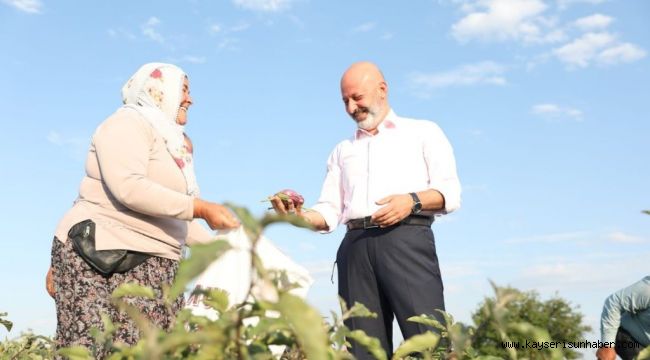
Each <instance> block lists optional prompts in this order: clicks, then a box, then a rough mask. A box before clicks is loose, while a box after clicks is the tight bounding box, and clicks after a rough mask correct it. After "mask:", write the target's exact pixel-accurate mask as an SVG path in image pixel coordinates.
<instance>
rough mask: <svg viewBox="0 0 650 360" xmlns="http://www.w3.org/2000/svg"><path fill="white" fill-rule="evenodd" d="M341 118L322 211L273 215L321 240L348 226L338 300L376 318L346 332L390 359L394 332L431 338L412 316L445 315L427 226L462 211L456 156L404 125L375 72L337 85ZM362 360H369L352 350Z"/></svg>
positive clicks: (276, 202)
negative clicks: (296, 221) (298, 223)
mask: <svg viewBox="0 0 650 360" xmlns="http://www.w3.org/2000/svg"><path fill="white" fill-rule="evenodd" d="M341 95H342V98H343V103H344V104H345V110H346V112H347V113H348V115H350V117H352V119H353V120H354V122H355V123H356V125H357V129H356V130H355V132H354V134H353V136H351V137H350V138H348V139H346V140H344V141H342V142H340V143H339V144H338V145H337V146H336V147H335V148H334V150H333V151H332V153H331V154H330V156H329V159H328V161H327V175H326V177H325V181H324V183H323V187H322V191H321V195H320V198H319V200H318V203H317V204H316V205H314V206H313V207H312V208H311V209H310V210H307V211H303V210H302V207H301V206H300V205H298V206H296V204H293V202H292V201H291V200H289V201H286V200H285V201H282V199H281V198H280V196H278V195H276V196H274V197H273V198H272V204H273V207H274V208H275V210H276V211H277V212H279V213H283V214H284V213H296V214H298V215H300V216H302V217H304V218H305V219H306V220H307V221H309V222H311V223H312V224H313V225H314V228H315V229H317V230H319V231H321V232H331V231H334V229H335V228H336V227H337V225H338V224H345V225H346V227H347V233H346V234H345V237H344V238H343V241H342V242H341V245H340V247H339V250H338V253H337V256H336V261H337V265H338V280H339V281H338V285H339V295H340V296H341V297H342V298H343V299H344V300H345V301H346V302H347V303H348V304H350V305H352V304H354V302H360V303H363V304H365V305H366V306H367V307H368V308H369V309H370V310H372V311H374V312H376V313H377V315H378V317H377V318H376V319H370V318H353V319H349V320H348V321H347V322H346V325H347V326H348V327H350V328H351V329H353V330H356V329H360V330H364V331H365V332H366V333H367V334H368V335H371V336H374V337H377V338H378V339H379V340H380V341H381V344H382V346H383V347H384V349H385V350H386V352H387V354H388V355H389V356H390V355H391V354H392V351H393V343H392V339H393V336H392V329H393V328H392V323H393V318H397V321H398V323H399V326H400V329H401V331H402V335H404V337H405V338H408V337H411V336H413V335H416V334H420V333H422V332H424V331H427V330H430V329H429V328H426V327H424V326H422V325H420V324H416V323H413V322H409V321H407V320H406V319H408V318H409V317H411V316H415V315H420V314H433V315H435V316H437V317H438V318H439V319H440V320H441V321H442V318H441V316H440V314H439V313H438V312H437V311H435V310H436V309H440V310H444V309H445V303H444V297H443V285H442V279H441V276H440V268H439V266H438V257H437V254H436V248H435V242H434V237H433V232H432V230H431V225H432V223H433V221H434V216H436V215H442V214H447V213H449V212H452V211H454V210H455V209H457V208H458V207H459V206H460V192H461V190H460V183H459V181H458V176H457V175H456V162H455V160H454V154H453V150H452V148H451V145H450V144H449V141H447V138H446V137H445V135H444V134H443V132H442V130H441V129H440V128H439V127H438V125H436V124H435V123H433V122H431V121H425V120H413V119H408V118H404V117H400V116H398V115H396V114H395V112H393V110H392V109H391V107H390V105H389V104H388V85H387V84H386V81H385V80H384V76H383V75H382V73H381V71H380V70H379V68H378V67H377V66H376V65H374V64H372V63H369V62H360V63H355V64H353V65H352V66H350V68H348V69H347V71H346V72H345V73H344V74H343V77H342V78H341ZM352 352H353V354H354V355H355V356H356V357H357V358H358V359H371V358H372V357H371V356H370V355H369V354H368V353H367V352H366V351H365V349H363V348H361V347H359V346H353V349H352Z"/></svg>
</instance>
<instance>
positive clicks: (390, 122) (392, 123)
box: [354, 109, 399, 140]
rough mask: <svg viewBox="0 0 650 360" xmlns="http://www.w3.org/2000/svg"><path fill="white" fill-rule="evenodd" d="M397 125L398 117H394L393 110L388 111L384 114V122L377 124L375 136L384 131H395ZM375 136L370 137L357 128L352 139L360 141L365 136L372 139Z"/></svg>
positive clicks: (364, 131)
mask: <svg viewBox="0 0 650 360" xmlns="http://www.w3.org/2000/svg"><path fill="white" fill-rule="evenodd" d="M398 123H399V121H398V117H397V115H395V112H394V111H393V109H390V110H388V114H386V117H385V118H384V120H383V121H382V122H381V123H379V125H378V126H377V134H376V135H378V134H380V133H382V132H384V131H386V130H391V129H395V127H396V126H397V124H398ZM376 135H372V134H370V133H369V132H367V131H366V130H363V129H358V128H357V130H356V131H355V132H354V139H355V140H359V139H362V138H364V137H367V136H371V137H372V136H376Z"/></svg>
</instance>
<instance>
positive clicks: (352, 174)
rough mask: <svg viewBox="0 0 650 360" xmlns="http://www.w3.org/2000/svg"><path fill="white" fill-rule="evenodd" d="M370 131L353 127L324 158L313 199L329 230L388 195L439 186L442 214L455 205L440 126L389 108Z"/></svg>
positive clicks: (454, 183)
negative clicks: (323, 169) (324, 167)
mask: <svg viewBox="0 0 650 360" xmlns="http://www.w3.org/2000/svg"><path fill="white" fill-rule="evenodd" d="M377 130H378V132H377V134H376V135H371V134H370V133H368V132H366V131H364V130H360V129H359V130H357V131H356V132H355V134H354V136H353V137H351V138H349V139H346V140H344V141H342V142H340V143H339V144H338V145H337V146H336V147H335V148H334V150H333V151H332V153H331V154H330V156H329V158H328V160H327V175H326V176H325V181H324V183H323V188H322V190H321V195H320V198H319V199H318V203H317V204H316V205H314V206H313V207H312V210H314V211H317V212H319V213H320V214H321V215H322V216H323V218H324V219H325V222H326V223H327V225H328V227H329V229H328V232H331V231H334V230H335V229H336V226H337V225H338V224H345V223H346V222H348V220H350V219H357V218H362V217H365V216H369V215H372V214H373V213H374V212H375V211H377V210H378V209H379V208H381V206H379V205H377V204H376V203H375V202H376V201H379V200H381V199H382V198H384V197H386V196H389V195H397V194H407V193H410V192H419V191H424V190H429V189H435V190H438V191H439V192H440V193H441V194H442V196H443V197H444V198H445V207H444V209H440V210H439V211H438V212H437V213H438V214H447V213H450V212H452V211H454V210H456V209H458V208H459V207H460V192H461V189H460V182H459V181H458V176H457V175H456V161H455V159H454V153H453V150H452V148H451V145H450V144H449V141H448V140H447V137H445V134H444V133H443V132H442V130H441V129H440V127H439V126H438V125H436V124H435V123H434V122H431V121H427V120H413V119H408V118H403V117H399V116H397V115H395V113H394V112H393V111H392V110H390V111H389V113H388V115H387V116H386V118H385V119H384V121H382V122H381V124H379V126H378V127H377Z"/></svg>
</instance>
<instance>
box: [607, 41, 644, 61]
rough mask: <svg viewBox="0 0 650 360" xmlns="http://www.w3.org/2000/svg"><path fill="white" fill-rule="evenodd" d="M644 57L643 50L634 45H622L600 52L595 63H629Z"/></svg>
mask: <svg viewBox="0 0 650 360" xmlns="http://www.w3.org/2000/svg"><path fill="white" fill-rule="evenodd" d="M645 56H646V51H645V50H643V49H641V48H640V47H638V46H636V45H634V44H630V43H624V44H620V45H616V46H614V47H611V48H608V49H605V50H603V51H601V52H600V54H598V57H597V58H596V61H598V62H599V63H601V64H606V65H609V64H618V63H630V62H634V61H637V60H640V59H642V58H644V57H645Z"/></svg>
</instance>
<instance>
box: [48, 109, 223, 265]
mask: <svg viewBox="0 0 650 360" xmlns="http://www.w3.org/2000/svg"><path fill="white" fill-rule="evenodd" d="M186 188H187V185H186V182H185V178H184V177H183V173H182V172H181V170H180V169H179V168H178V165H176V162H175V161H174V159H173V158H172V157H171V155H170V154H169V152H168V151H167V148H166V146H165V141H164V140H163V138H162V137H161V135H160V134H159V133H158V132H157V131H156V130H154V129H153V127H152V126H151V125H150V124H149V122H147V120H146V119H144V118H142V117H141V116H140V114H139V113H137V112H136V111H135V110H132V109H124V108H122V109H119V110H118V111H116V112H115V113H114V114H113V115H111V116H110V117H109V118H108V119H106V120H105V121H104V122H103V123H102V124H101V125H100V126H99V127H98V128H97V130H96V131H95V134H94V135H93V137H92V143H91V145H90V150H89V151H88V156H87V158H86V176H85V177H84V178H83V179H82V180H81V185H80V187H79V197H78V198H77V200H76V201H75V202H74V205H73V206H72V208H71V209H70V210H69V211H68V212H67V213H66V214H65V216H64V217H63V219H61V221H60V222H59V225H58V226H57V228H56V233H55V236H56V237H57V238H58V239H59V240H61V241H63V242H65V241H66V240H67V233H68V230H69V229H70V227H71V226H72V225H74V224H76V223H78V222H80V221H83V220H85V219H92V220H93V221H94V222H95V223H96V224H97V226H96V230H95V239H96V246H97V249H98V250H105V249H127V250H135V251H140V252H145V253H149V254H152V255H156V256H160V257H165V258H169V259H179V258H180V255H181V247H182V245H183V244H184V243H185V242H188V243H193V242H206V241H209V240H210V239H211V238H212V236H211V235H210V233H209V232H208V231H206V230H205V228H203V227H202V226H201V225H200V224H198V223H197V222H196V221H195V220H193V200H194V199H193V198H192V197H191V196H189V195H187V194H186Z"/></svg>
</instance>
